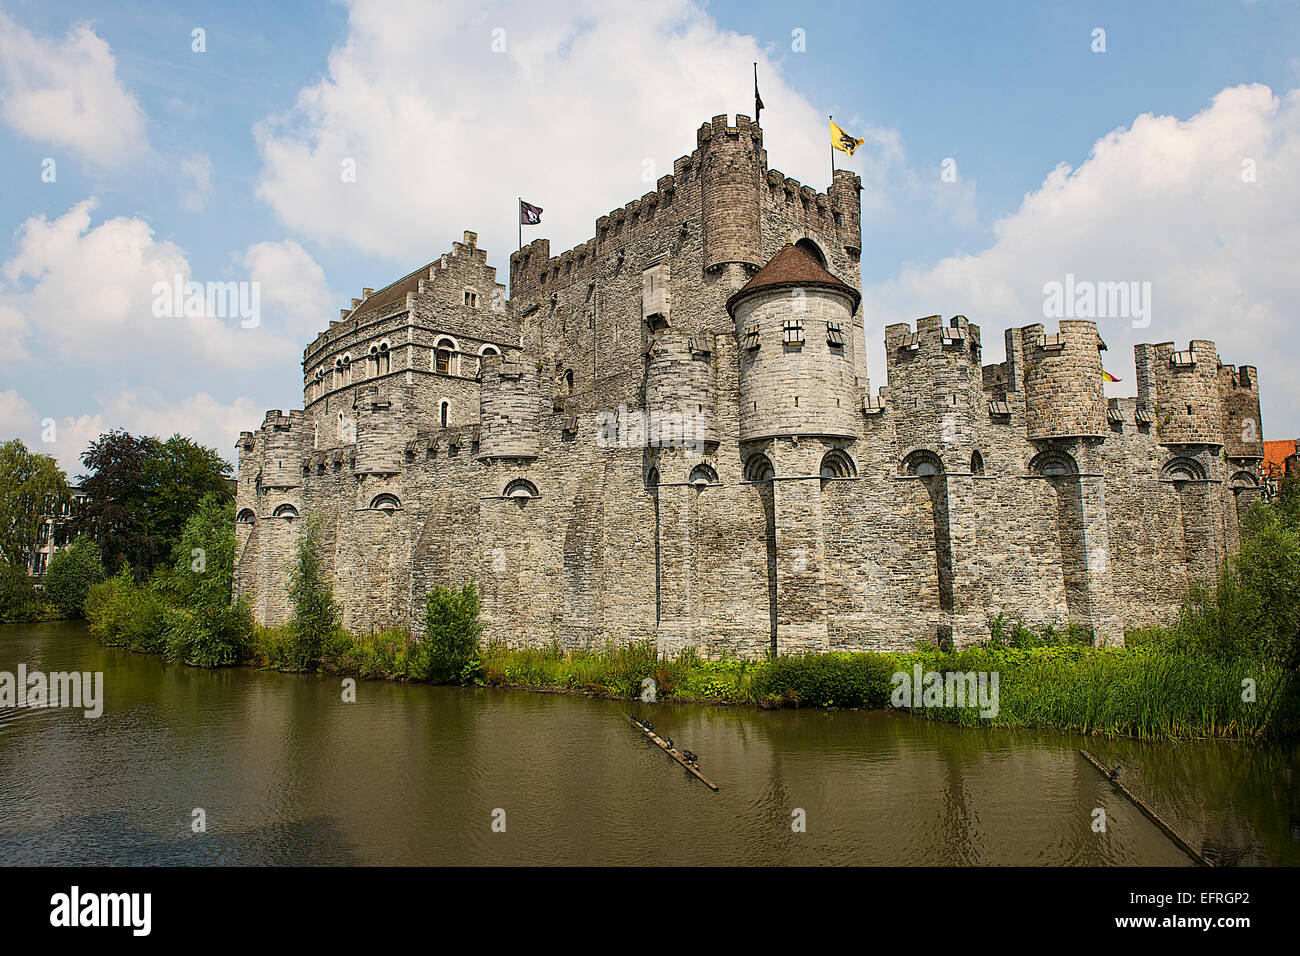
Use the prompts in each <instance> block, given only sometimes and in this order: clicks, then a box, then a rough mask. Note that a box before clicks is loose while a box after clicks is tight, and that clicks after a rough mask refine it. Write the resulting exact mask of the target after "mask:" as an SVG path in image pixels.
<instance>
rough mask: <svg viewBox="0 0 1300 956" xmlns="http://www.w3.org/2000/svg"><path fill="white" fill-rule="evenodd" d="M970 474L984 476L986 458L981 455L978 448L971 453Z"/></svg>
mask: <svg viewBox="0 0 1300 956" xmlns="http://www.w3.org/2000/svg"><path fill="white" fill-rule="evenodd" d="M970 473H971V474H972V475H982V474H984V456H983V455H981V454H980V450H979V449H978V448H976V449H975V450H974V451H973V452H971V453H970Z"/></svg>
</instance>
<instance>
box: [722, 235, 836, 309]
mask: <svg viewBox="0 0 1300 956" xmlns="http://www.w3.org/2000/svg"><path fill="white" fill-rule="evenodd" d="M800 286H813V287H816V288H822V289H837V290H839V291H840V292H844V293H846V294H847V295H848V296H849V297H850V298H851V299H852V300H853V311H855V312H856V311H857V309H858V303H859V302H861V301H862V296H861V295H860V294H859V292H858V290H857V289H855V288H853V286H851V285H849V284H848V283H847V282H843V281H841V280H839V279H837V278H835V276H833V275H831V274H830V273H829V272H827V271H826V270H825V269H823V268H822V266H821V264H820V263H818V262H817V261H816V260H815V259H813V257H812V256H810V255H808V253H806V252H804V251H803V250H802V249H800V248H799V247H798V246H793V245H788V246H786V247H785V248H784V249H782V250H781V251H780V252H778V253H777V254H776V255H774V256H773V257H772V258H771V259H769V260H768V262H767V265H765V266H763V268H761V269H759V270H758V271H757V272H756V273H754V275H753V277H752V278H751V279H750V280H749V281H748V282H746V283H745V284H744V285H743V286H741V288H740V290H739V291H738V292H736V293H735V294H734V295H732V297H731V298H730V299H728V300H727V311H729V312H730V311H733V310H734V309H735V307H736V303H737V302H739V301H740V300H741V299H743V298H745V297H746V296H748V295H750V294H751V293H753V292H757V291H759V290H761V289H781V288H797V287H800Z"/></svg>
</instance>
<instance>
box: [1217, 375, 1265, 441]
mask: <svg viewBox="0 0 1300 956" xmlns="http://www.w3.org/2000/svg"><path fill="white" fill-rule="evenodd" d="M1219 393H1220V395H1222V396H1223V450H1224V452H1226V453H1227V455H1228V457H1229V458H1260V459H1262V458H1263V457H1264V433H1263V428H1262V427H1261V424H1260V418H1259V374H1258V372H1257V371H1256V369H1255V366H1253V365H1239V366H1237V367H1236V368H1234V367H1233V366H1231V365H1224V366H1222V367H1220V369H1219Z"/></svg>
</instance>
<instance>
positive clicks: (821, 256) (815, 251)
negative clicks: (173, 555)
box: [794, 236, 830, 270]
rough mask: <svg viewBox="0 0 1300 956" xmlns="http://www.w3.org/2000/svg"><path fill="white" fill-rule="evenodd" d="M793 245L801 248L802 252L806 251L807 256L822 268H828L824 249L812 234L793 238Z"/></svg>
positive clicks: (828, 261)
mask: <svg viewBox="0 0 1300 956" xmlns="http://www.w3.org/2000/svg"><path fill="white" fill-rule="evenodd" d="M794 247H795V248H796V249H799V250H801V251H802V252H806V253H807V254H808V256H809V258H811V259H812V260H813V261H814V262H816V263H817V264H818V265H819V266H821V267H822V268H823V269H827V270H829V269H830V265H829V263H830V260H829V259H828V258H827V256H826V250H825V249H823V248H822V247H821V243H819V242H818V241H817V240H816V239H814V238H813V237H812V236H800V237H799V238H797V239H795V240H794Z"/></svg>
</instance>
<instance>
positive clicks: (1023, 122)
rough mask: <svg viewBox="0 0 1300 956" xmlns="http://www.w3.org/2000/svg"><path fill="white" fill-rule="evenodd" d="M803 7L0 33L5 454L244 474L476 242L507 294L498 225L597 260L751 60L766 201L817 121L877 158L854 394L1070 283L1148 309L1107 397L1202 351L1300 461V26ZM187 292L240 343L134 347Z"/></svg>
mask: <svg viewBox="0 0 1300 956" xmlns="http://www.w3.org/2000/svg"><path fill="white" fill-rule="evenodd" d="M791 7H792V5H791V4H788V3H775V2H758V3H754V2H717V3H711V4H708V5H706V6H702V7H701V6H699V5H696V4H692V3H688V2H686V0H668V2H664V3H660V4H655V5H639V6H631V5H629V6H626V7H624V6H622V5H618V4H613V5H611V4H608V3H597V2H595V0H591V2H575V3H571V4H564V5H558V4H557V5H548V4H545V3H542V4H524V3H508V2H498V3H475V4H460V3H445V4H429V3H414V4H409V5H408V4H388V5H386V4H381V3H377V2H371V0H356V2H355V3H352V4H346V5H345V4H338V3H330V4H307V3H277V4H273V5H265V4H245V3H226V4H220V5H218V4H153V3H133V4H132V3H125V4H111V5H110V4H82V3H50V2H43V3H28V2H12V0H8V2H4V0H0V14H2V15H3V16H4V18H5V20H4V21H0V26H3V27H4V28H5V29H4V33H5V34H7V36H8V38H7V39H4V40H0V68H2V72H0V83H2V84H3V86H2V87H0V168H3V171H4V173H5V175H4V180H3V182H4V183H5V187H4V188H2V189H0V219H3V222H4V223H5V226H6V229H5V231H4V234H3V236H2V237H0V243H2V244H3V248H0V343H4V344H6V345H7V351H8V352H9V354H11V355H13V356H14V357H15V360H14V361H12V362H8V363H5V375H4V376H3V379H0V433H3V434H2V435H0V437H8V436H9V435H11V434H17V435H19V436H20V437H23V438H24V439H26V440H28V441H29V442H33V443H35V442H38V441H39V438H40V436H41V432H42V430H43V429H42V425H41V423H42V422H43V421H44V420H46V419H53V420H54V421H55V423H56V426H57V431H58V433H59V434H58V435H57V439H56V441H55V442H54V443H53V444H54V446H55V453H57V454H58V455H59V456H60V458H61V460H63V461H64V462H65V463H67V464H69V465H71V462H72V460H73V459H75V456H76V454H78V453H79V451H80V449H81V448H82V447H84V442H85V440H86V438H88V437H93V436H94V435H95V434H97V433H98V432H99V431H100V430H103V429H106V428H109V427H114V426H125V427H128V428H130V429H132V430H133V431H153V432H162V433H167V432H170V431H171V430H174V429H175V430H181V431H187V432H191V433H194V434H196V435H197V436H198V437H200V438H201V439H202V440H204V441H206V442H208V443H210V444H214V445H216V446H217V447H218V448H219V449H220V450H221V451H222V452H223V453H224V454H226V455H228V456H229V455H231V452H232V445H233V441H234V439H235V437H236V436H237V434H238V432H239V431H240V430H241V429H247V428H252V427H256V425H257V424H259V423H260V420H261V414H262V412H263V411H264V410H265V409H267V408H273V407H281V408H287V407H292V406H294V405H296V404H298V403H299V402H300V400H301V392H300V384H299V382H300V379H299V375H300V371H299V367H298V361H299V358H300V353H301V348H302V347H303V346H304V345H305V344H306V343H307V341H309V340H310V338H311V337H312V331H313V330H315V329H319V328H323V327H325V326H326V325H327V324H328V321H329V319H330V318H331V317H334V316H337V314H338V312H337V310H338V308H339V307H341V306H344V305H347V304H348V300H349V299H350V298H351V297H352V296H355V295H358V294H359V292H360V289H361V288H362V287H363V286H369V287H376V288H377V287H380V286H382V285H384V284H386V283H387V282H388V281H391V280H392V279H394V278H397V277H399V276H401V275H404V274H406V273H407V272H409V271H411V269H413V268H415V267H417V266H419V265H420V264H422V263H424V262H427V261H429V260H431V259H434V258H436V257H437V256H438V255H439V254H441V253H442V252H443V251H445V250H446V249H447V248H449V246H450V243H451V242H452V241H453V240H455V239H459V238H460V233H461V230H463V229H466V228H469V229H476V230H477V231H478V232H479V233H480V237H481V241H482V244H483V245H485V246H486V247H487V248H488V251H489V255H490V259H491V262H492V263H493V264H494V265H496V266H497V267H498V268H499V269H500V270H501V272H502V274H504V271H505V267H506V265H507V257H508V255H509V252H510V251H511V249H512V248H513V238H514V222H513V214H514V207H513V199H514V196H515V195H516V194H519V193H522V194H524V195H525V196H526V197H528V198H531V199H532V200H533V201H535V202H538V203H539V204H541V205H543V206H545V207H546V209H547V215H546V218H545V220H544V221H545V225H544V226H543V227H541V228H539V229H536V230H533V231H531V232H530V233H529V235H528V236H526V237H525V238H526V239H527V238H529V237H536V236H543V235H546V236H549V237H550V238H551V240H552V249H553V250H559V249H562V248H567V247H568V246H570V245H573V244H576V243H577V242H580V241H582V240H584V239H585V238H587V237H588V236H589V235H590V234H591V231H592V228H593V224H594V221H595V219H596V217H597V216H599V215H601V214H603V213H604V212H606V211H608V210H609V209H611V208H613V207H614V206H618V205H622V204H624V203H625V202H627V201H628V200H630V199H632V198H635V197H637V196H639V195H640V194H641V193H643V192H645V191H646V188H647V186H646V184H645V183H644V181H643V169H644V164H645V162H646V161H647V160H649V161H652V162H653V163H654V164H655V165H656V169H657V172H658V174H659V175H662V174H663V172H665V171H669V170H671V163H672V160H673V158H674V157H676V156H678V155H681V154H683V153H686V152H689V151H690V149H691V148H692V146H693V144H694V129H695V128H696V127H697V126H698V125H699V123H700V122H702V121H704V120H706V119H707V118H708V117H710V116H712V115H713V114H715V113H721V112H728V113H732V114H734V113H736V112H745V113H750V112H752V100H751V99H750V84H751V79H750V75H749V63H750V62H751V61H752V60H754V59H759V60H760V64H761V65H760V71H761V72H760V83H761V86H762V90H763V95H764V99H765V100H766V102H767V105H768V109H767V110H765V111H764V116H763V121H764V126H765V128H766V130H767V140H766V145H767V147H768V153H769V160H770V162H771V164H772V165H773V166H774V167H776V168H780V169H782V170H783V171H785V172H786V173H787V174H789V175H793V176H795V177H796V178H799V179H801V180H803V181H805V182H808V183H810V184H812V185H816V186H818V187H819V188H824V187H825V184H826V179H827V177H828V169H827V163H828V161H827V158H826V145H825V133H824V119H825V115H826V114H827V113H834V114H835V116H836V119H837V121H839V122H840V123H841V125H844V126H846V127H848V128H850V129H851V130H852V131H854V132H855V133H856V134H857V135H859V136H866V137H867V140H868V142H867V145H866V146H865V147H864V149H863V150H860V151H859V154H858V156H856V157H854V159H852V160H846V161H845V164H846V165H849V166H851V167H853V168H856V169H857V170H858V171H859V172H861V173H862V175H863V178H864V184H865V185H866V186H867V195H866V196H865V197H864V203H865V204H866V205H865V209H864V218H863V233H864V235H863V247H864V248H863V256H862V267H863V283H864V294H865V298H864V307H866V308H867V309H868V339H869V353H868V354H869V359H871V361H872V367H871V374H872V384H873V386H875V387H878V386H879V385H882V384H884V380H883V379H884V376H883V359H882V357H881V356H882V355H883V352H882V351H880V350H879V349H878V348H877V343H876V342H874V341H872V340H873V339H876V340H878V339H879V336H880V330H881V329H882V328H883V325H884V324H886V323H887V322H890V321H900V320H902V321H906V320H908V319H914V318H915V317H916V316H921V315H928V314H932V313H936V312H941V313H943V314H945V315H951V314H955V313H962V314H965V315H968V316H969V317H970V318H971V320H972V321H975V322H979V323H981V324H983V325H984V328H985V340H986V342H987V341H990V340H992V341H994V342H1000V340H1001V332H1002V329H1003V328H1004V327H1005V326H1007V325H1010V324H1017V325H1019V324H1027V323H1029V322H1033V321H1042V320H1043V319H1042V311H1041V293H1040V291H1039V290H1040V289H1041V286H1042V284H1043V283H1044V282H1046V281H1050V280H1053V279H1057V278H1060V277H1062V276H1063V275H1064V274H1065V273H1066V272H1072V273H1074V274H1076V275H1079V276H1081V277H1086V278H1093V279H1097V280H1103V281H1104V280H1112V279H1113V280H1125V281H1128V280H1135V281H1149V282H1151V283H1152V284H1153V286H1154V288H1155V290H1156V291H1155V293H1154V300H1155V302H1156V305H1155V307H1154V309H1153V315H1152V319H1153V321H1152V324H1151V326H1150V327H1149V328H1145V329H1141V330H1134V329H1131V328H1129V327H1128V323H1117V324H1116V325H1115V327H1114V328H1113V329H1108V328H1106V326H1105V323H1103V334H1105V335H1106V336H1107V337H1108V340H1110V341H1111V346H1112V350H1111V352H1110V356H1111V358H1110V359H1109V361H1110V362H1112V363H1113V364H1114V365H1115V366H1116V367H1115V368H1114V369H1113V371H1115V373H1116V374H1118V375H1120V376H1121V377H1122V378H1123V379H1124V380H1125V381H1124V382H1121V383H1120V385H1119V386H1115V387H1113V389H1114V390H1113V391H1112V392H1111V394H1131V393H1132V389H1131V384H1132V368H1131V366H1132V343H1133V342H1136V341H1148V340H1149V341H1167V340H1170V339H1173V340H1175V341H1178V340H1182V341H1184V342H1185V341H1186V340H1187V339H1189V338H1192V337H1196V338H1202V337H1204V338H1211V339H1214V340H1215V341H1217V342H1218V343H1219V350H1220V355H1221V358H1222V359H1223V361H1225V362H1230V363H1236V362H1248V363H1253V364H1256V365H1258V366H1260V372H1261V379H1262V387H1263V389H1264V394H1265V411H1264V422H1263V427H1264V432H1265V437H1269V438H1279V437H1295V436H1296V435H1297V434H1300V400H1297V399H1296V398H1295V397H1293V394H1292V393H1294V392H1295V389H1294V388H1293V387H1291V383H1292V382H1293V381H1294V380H1295V375H1296V374H1297V373H1300V361H1298V355H1297V353H1300V348H1297V346H1296V345H1295V343H1294V341H1293V340H1292V337H1291V334H1290V333H1289V329H1290V328H1292V327H1293V325H1294V319H1293V318H1292V316H1291V311H1292V310H1294V308H1295V305H1296V296H1297V294H1298V293H1300V287H1298V282H1300V280H1298V279H1297V278H1296V276H1295V275H1293V274H1292V273H1294V272H1295V271H1297V270H1294V269H1293V268H1291V262H1292V261H1293V260H1294V256H1295V251H1296V249H1298V248H1300V241H1298V240H1300V235H1297V233H1296V231H1295V230H1296V228H1297V227H1296V226H1295V225H1294V222H1295V221H1296V220H1297V219H1300V217H1298V216H1297V215H1296V213H1297V212H1300V184H1298V183H1297V172H1300V170H1297V169H1296V168H1295V164H1296V160H1297V156H1300V121H1298V119H1297V115H1298V114H1300V106H1297V103H1296V100H1295V98H1294V97H1291V96H1290V95H1289V94H1290V91H1291V90H1293V89H1294V88H1296V87H1300V44H1297V42H1296V41H1297V39H1298V30H1297V28H1298V27H1300V4H1297V3H1296V2H1293V0H1256V2H1252V3H1247V2H1232V0H1219V2H1208V0H1207V2H1180V3H1143V4H1131V3H1129V4H1126V3H1079V2H1071V3H1064V2H1062V3H981V4H965V3H930V4H924V3H906V2H898V3H869V4H834V3H822V4H815V5H812V4H810V5H804V6H802V7H799V8H798V9H797V10H796V11H795V12H793V13H792V12H791ZM652 8H653V11H654V12H647V11H649V10H651V9H652ZM195 28H202V29H203V30H204V31H205V40H206V51H205V52H202V53H197V52H194V51H192V49H191V44H192V39H191V31H192V30H193V29H195ZM1097 28H1101V29H1103V30H1105V46H1106V49H1105V52H1104V53H1102V52H1094V50H1093V49H1092V47H1093V45H1094V42H1095V41H1094V39H1093V31H1094V30H1095V29H1097ZM498 30H499V31H502V33H501V35H502V37H503V38H504V42H505V49H504V50H494V49H493V48H492V39H493V37H494V36H495V34H494V31H498ZM792 31H803V33H802V35H803V36H804V37H805V38H806V50H805V51H804V52H796V51H795V50H793V49H792ZM1145 114H1152V116H1151V118H1150V119H1149V121H1147V122H1145V123H1143V122H1140V121H1139V117H1142V116H1144V115H1145ZM124 130H125V131H127V134H128V135H123V131H124ZM132 131H134V132H133V133H132ZM1099 141H1102V142H1103V144H1104V145H1103V147H1102V148H1101V149H1098V143H1099ZM343 156H354V157H355V158H356V160H357V164H358V169H359V170H360V172H359V179H358V182H357V183H356V184H352V185H353V188H347V187H346V186H342V185H340V184H339V183H338V176H337V175H336V171H337V168H338V161H339V157H343ZM50 158H52V159H54V160H55V163H56V170H57V175H56V178H55V181H54V182H43V181H42V178H41V173H42V168H43V167H42V163H43V162H44V161H45V160H46V159H50ZM948 158H951V159H953V160H955V162H956V170H957V173H958V179H957V182H955V183H944V182H942V181H941V179H940V169H941V164H942V163H943V162H944V160H945V159H948ZM1247 160H1248V161H1250V162H1251V163H1252V164H1254V167H1253V168H1255V169H1257V170H1258V172H1257V178H1255V179H1253V180H1251V181H1250V182H1249V183H1248V184H1245V185H1243V184H1242V183H1241V182H1239V180H1240V179H1241V176H1240V175H1238V170H1237V167H1238V166H1239V164H1240V163H1241V162H1242V161H1247ZM1060 164H1065V165H1066V167H1068V169H1067V170H1058V167H1059V166H1060ZM1054 170H1057V173H1056V174H1055V176H1056V179H1053V178H1052V177H1053V175H1054V173H1053V171H1054ZM1288 248H1289V250H1290V252H1289V254H1283V253H1282V252H1281V250H1287V249H1288ZM178 270H179V271H182V272H184V273H185V274H187V275H188V276H189V277H191V278H193V279H195V280H197V281H201V282H203V281H218V280H235V281H244V280H250V279H256V280H257V281H259V282H260V284H261V288H262V290H263V291H262V295H263V299H262V319H261V322H260V324H259V326H258V327H257V328H254V329H241V328H239V323H238V320H237V319H235V320H234V321H230V320H228V319H227V320H226V321H225V322H224V323H222V322H221V320H220V319H205V320H203V321H197V320H196V321H195V322H193V323H185V322H168V320H159V319H158V318H155V317H153V316H151V315H150V314H149V313H148V311H147V309H148V303H149V298H150V297H149V295H148V294H147V293H148V289H147V288H144V287H145V286H147V285H148V284H149V283H148V282H147V281H146V280H147V279H148V278H149V277H150V276H151V275H153V274H155V273H158V274H166V273H169V272H170V271H178ZM70 277H89V278H87V279H86V281H85V282H84V287H80V288H78V284H79V283H78V282H77V281H70ZM223 324H224V327H222V326H223ZM999 353H1000V347H992V348H990V349H989V350H988V351H986V361H994V360H997V359H998V358H999V357H1000V355H999Z"/></svg>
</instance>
